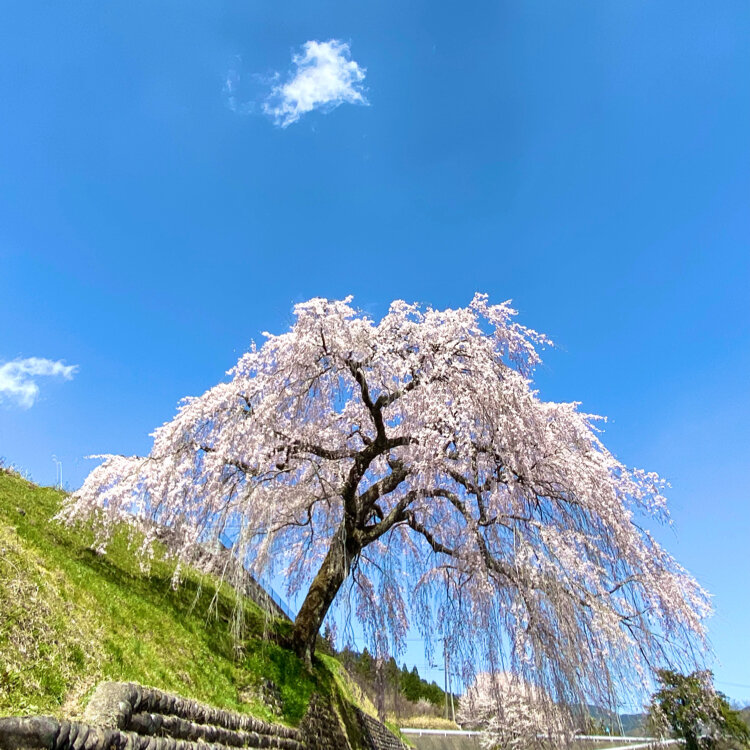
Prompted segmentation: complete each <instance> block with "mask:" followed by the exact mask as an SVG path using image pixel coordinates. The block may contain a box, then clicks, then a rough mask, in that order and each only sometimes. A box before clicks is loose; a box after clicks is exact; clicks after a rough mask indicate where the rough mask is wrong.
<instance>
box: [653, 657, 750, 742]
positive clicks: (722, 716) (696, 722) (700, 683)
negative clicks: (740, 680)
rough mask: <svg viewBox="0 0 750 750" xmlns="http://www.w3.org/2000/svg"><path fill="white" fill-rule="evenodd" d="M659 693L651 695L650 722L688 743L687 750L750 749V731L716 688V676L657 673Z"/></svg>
mask: <svg viewBox="0 0 750 750" xmlns="http://www.w3.org/2000/svg"><path fill="white" fill-rule="evenodd" d="M657 678H658V681H659V690H657V691H656V692H655V693H654V694H653V695H652V696H651V706H650V708H649V723H650V724H651V726H652V728H653V729H654V731H656V732H657V733H659V734H661V735H663V734H666V733H670V732H671V734H672V735H673V736H674V737H679V738H682V739H684V740H685V745H686V747H687V750H706V749H707V748H726V747H747V746H748V745H750V729H748V726H747V724H745V722H744V721H743V720H742V717H741V716H740V713H739V711H735V710H734V709H733V708H732V707H731V706H730V705H729V702H728V701H727V698H726V696H725V695H723V694H722V693H720V692H719V691H717V690H716V689H715V688H714V685H713V674H712V673H711V672H710V671H709V670H698V671H695V672H693V673H692V674H689V675H687V676H686V675H682V674H679V673H678V672H674V671H672V670H669V669H661V670H659V671H658V672H657Z"/></svg>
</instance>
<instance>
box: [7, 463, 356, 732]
mask: <svg viewBox="0 0 750 750" xmlns="http://www.w3.org/2000/svg"><path fill="white" fill-rule="evenodd" d="M62 499H63V493H61V492H58V491H57V490H54V489H50V488H42V487H38V486H36V485H34V484H32V483H30V482H28V481H26V480H25V479H23V478H22V477H20V476H18V474H16V473H15V472H12V471H8V470H3V469H0V716H3V715H11V714H18V715H20V714H32V713H44V714H51V715H56V716H63V715H65V716H76V715H78V714H79V713H80V712H81V711H82V709H83V707H84V706H85V704H86V700H87V698H88V696H89V695H90V693H91V691H92V690H93V688H94V686H95V685H96V684H97V683H98V682H99V681H100V680H103V679H110V680H132V681H136V682H140V683H142V684H145V685H150V686H154V687H158V688H161V689H164V690H168V691H172V692H175V693H179V694H180V695H183V696H186V697H189V698H194V699H197V700H200V701H203V702H206V703H210V704H212V705H215V706H219V707H223V708H228V709H232V710H236V711H241V712H246V713H252V714H254V715H256V716H260V717H262V718H266V719H273V720H281V721H283V722H285V723H289V724H292V725H293V724H296V723H297V722H298V721H299V720H300V718H301V717H302V715H303V714H304V711H305V709H306V706H307V702H308V700H309V697H310V695H311V694H312V692H313V690H318V691H321V692H323V693H326V694H328V695H330V696H331V697H332V698H333V699H334V701H335V702H336V703H338V704H341V698H342V697H347V698H349V699H352V698H354V696H353V695H352V694H351V691H352V690H353V689H354V688H353V687H352V686H351V684H350V683H349V682H348V681H347V679H346V676H345V673H344V670H343V668H342V667H341V666H340V665H339V664H338V662H337V661H336V660H335V659H332V658H330V657H326V656H321V657H320V658H319V659H318V663H317V665H316V667H315V673H314V674H313V675H309V674H307V673H306V672H305V670H304V668H303V665H302V663H301V662H300V660H299V659H297V657H296V656H295V655H294V654H292V653H291V652H289V651H287V650H285V649H284V648H282V647H281V646H279V645H276V644H275V643H274V642H273V636H274V634H278V633H279V632H281V631H283V630H284V628H285V627H286V628H288V627H289V626H288V623H287V624H285V623H282V622H280V621H270V622H269V621H268V620H267V618H265V616H264V615H263V614H262V613H261V611H260V610H259V608H258V607H257V606H256V605H255V604H254V603H252V602H250V601H248V600H243V601H242V602H240V603H239V606H242V607H243V608H244V612H245V618H244V620H245V625H246V629H245V632H244V634H243V637H242V641H241V649H240V650H239V651H238V650H237V648H236V645H237V641H234V640H233V639H232V637H231V635H230V621H231V617H232V612H233V610H234V607H235V606H237V605H238V602H237V599H236V596H235V594H234V592H233V591H232V590H231V589H229V587H227V586H223V587H221V588H219V589H218V590H217V588H216V586H215V585H214V582H213V581H211V580H208V579H206V578H205V577H202V576H200V575H199V574H197V573H195V572H190V571H189V572H188V575H187V576H186V578H185V579H184V580H183V582H182V584H181V585H180V587H179V588H177V589H176V590H175V589H173V588H172V586H171V583H170V582H171V576H172V571H173V565H172V564H171V563H170V562H168V561H165V560H164V559H162V558H161V557H160V555H159V553H158V552H157V555H156V558H155V560H154V562H153V564H152V566H151V569H150V572H148V573H145V572H143V571H142V570H141V568H140V565H139V563H138V561H137V559H136V557H135V555H134V554H133V552H132V550H131V549H130V547H129V544H128V540H127V537H126V535H125V533H124V532H123V533H120V534H118V535H117V536H116V537H115V539H114V540H113V543H112V544H111V545H110V547H109V549H108V551H107V554H106V555H97V554H96V553H95V552H93V551H92V550H91V549H90V545H91V543H92V535H91V533H90V532H89V531H88V530H87V529H81V528H76V529H71V528H67V527H64V526H62V525H60V524H59V523H57V522H55V521H53V520H52V518H53V516H54V514H55V513H56V512H57V510H58V508H59V507H60V503H61V502H62ZM269 637H270V639H269ZM264 678H266V679H271V680H273V682H274V683H275V684H276V685H277V686H278V688H279V689H280V693H281V699H282V709H281V715H280V716H273V715H272V714H271V712H270V710H269V709H268V708H267V707H266V706H265V704H264V703H263V702H262V701H261V700H260V697H259V695H260V686H261V682H262V680H263V679H264Z"/></svg>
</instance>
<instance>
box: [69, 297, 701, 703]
mask: <svg viewBox="0 0 750 750" xmlns="http://www.w3.org/2000/svg"><path fill="white" fill-rule="evenodd" d="M350 302H351V300H350V299H346V300H343V301H330V300H325V299H313V300H310V301H309V302H305V303H303V304H300V305H297V306H296V307H295V309H294V314H295V322H294V324H293V325H292V327H291V330H289V331H288V332H287V333H284V334H282V335H279V336H273V335H270V334H265V336H266V341H265V343H264V344H263V345H262V346H261V347H260V348H256V347H255V346H253V347H252V348H251V350H250V351H249V352H248V353H247V354H245V355H244V356H243V357H241V358H240V360H239V362H238V363H237V365H236V366H235V367H234V368H233V369H232V370H231V371H230V373H229V374H230V376H231V377H230V380H229V381H228V382H223V383H220V384H219V385H217V386H215V387H213V388H211V389H210V390H208V391H207V392H206V393H205V394H203V395H202V396H200V397H197V398H189V399H186V400H185V402H184V403H183V405H182V406H181V408H180V410H179V412H178V413H177V415H176V416H175V418H174V419H172V420H171V421H170V422H168V423H166V424H164V425H163V426H162V427H160V428H158V429H157V430H156V431H155V432H154V434H153V437H154V443H153V448H152V450H151V452H150V454H149V455H148V456H146V457H137V456H136V457H123V456H114V455H109V456H103V457H102V458H103V459H104V461H103V463H102V464H101V465H100V466H98V467H97V468H96V469H94V470H93V471H92V472H91V474H90V475H89V477H88V478H87V479H86V481H85V483H84V485H83V487H82V488H81V489H80V490H79V491H78V492H77V493H75V495H74V496H73V498H72V501H71V503H70V505H69V506H68V507H67V509H66V510H65V511H64V513H63V516H64V517H65V518H67V519H68V520H71V521H72V520H74V519H76V518H82V517H91V516H92V515H95V516H96V517H97V518H98V519H99V523H100V531H101V536H102V543H103V544H104V540H106V536H107V534H108V533H109V531H111V529H112V527H113V525H114V523H115V522H119V521H122V520H123V519H124V520H126V521H128V522H130V523H132V524H133V525H134V526H137V527H139V528H141V529H142V531H143V533H144V534H145V544H146V545H148V544H149V542H150V541H151V540H152V539H153V538H154V537H155V536H156V534H157V531H156V529H157V527H159V526H161V527H164V526H167V527H169V528H170V529H171V533H170V534H169V539H170V540H171V542H170V543H171V544H172V548H173V551H174V554H175V555H177V556H178V557H179V558H180V559H181V560H185V561H188V562H189V561H190V560H192V559H194V558H195V556H196V550H198V548H199V547H200V545H201V544H202V543H204V542H205V541H207V540H211V539H212V538H216V537H218V536H220V535H221V536H222V537H223V538H229V539H231V540H232V544H233V550H234V554H236V556H237V558H238V559H240V560H241V561H242V562H243V564H244V565H246V566H247V567H248V568H249V569H250V571H251V572H252V573H253V574H255V575H256V576H262V575H263V574H268V573H271V574H273V573H276V572H281V571H283V572H284V574H285V576H286V580H287V581H288V585H289V593H290V594H292V595H293V594H295V593H296V592H297V591H300V590H303V589H304V588H305V587H307V586H308V584H309V588H307V593H306V595H305V597H304V600H303V602H302V605H301V608H300V610H299V613H298V615H297V618H296V620H295V623H294V628H293V635H292V645H293V647H294V648H295V649H296V651H297V653H298V654H299V655H300V656H301V657H303V658H304V659H306V660H307V661H308V662H310V660H311V659H312V656H313V652H314V648H315V639H316V635H317V633H318V629H319V628H320V626H321V623H322V622H323V618H324V617H325V615H326V613H327V612H328V611H329V608H330V607H331V605H332V604H333V603H334V600H336V598H337V595H338V593H339V591H340V589H341V588H342V586H343V585H344V583H345V582H346V596H344V597H340V598H339V601H342V600H343V602H345V603H346V604H347V606H351V607H352V608H353V611H354V613H355V616H356V617H357V618H358V619H359V621H360V623H361V625H362V628H363V629H364V631H365V634H366V635H367V636H368V638H369V640H370V642H371V645H372V647H373V651H374V653H376V654H384V653H387V652H388V651H389V650H391V651H398V650H399V649H400V648H401V647H403V645H404V638H405V635H406V633H407V630H408V627H409V624H410V622H413V623H415V624H416V626H417V627H418V628H419V629H420V630H421V632H422V633H423V635H424V636H425V637H426V638H427V639H428V640H429V639H433V638H434V637H435V633H436V631H439V632H440V634H441V635H442V636H443V637H444V638H445V639H446V641H447V643H448V646H449V649H450V651H451V654H452V659H453V663H454V664H457V663H459V662H462V663H463V664H464V665H465V666H466V665H470V664H474V663H476V662H477V661H481V659H482V658H484V660H485V662H487V663H488V664H500V663H504V664H505V667H504V668H506V669H510V670H512V671H514V672H517V673H519V674H522V675H523V677H524V679H525V680H526V681H527V682H528V683H530V684H536V685H538V686H539V687H540V688H542V689H543V694H544V695H548V696H550V699H551V700H555V701H566V702H570V701H584V700H585V699H586V698H593V699H594V700H596V697H597V696H598V695H601V694H605V695H609V694H610V692H611V686H612V685H613V684H618V683H622V681H623V680H626V679H630V680H631V682H633V681H635V682H639V681H642V680H643V678H644V677H645V674H646V672H647V671H648V669H649V668H650V667H651V666H652V665H659V664H665V663H670V660H672V659H677V660H679V659H680V658H681V657H684V656H685V655H687V656H689V655H690V653H692V652H691V651H690V647H691V646H692V645H693V644H694V642H695V641H696V640H697V641H700V640H701V639H702V637H703V633H704V631H703V626H702V618H703V617H704V616H705V615H706V614H707V612H708V603H707V599H706V595H705V593H704V592H703V591H702V590H701V588H700V587H699V586H698V585H697V584H696V583H695V581H694V580H693V579H692V578H691V577H690V576H689V575H688V574H687V573H686V572H685V571H684V570H683V569H682V568H681V567H680V566H679V565H678V564H677V563H676V562H675V561H674V560H673V559H672V558H671V557H670V556H669V555H668V554H667V553H666V552H665V551H664V550H663V549H662V548H661V547H660V546H659V545H658V544H657V543H656V542H655V541H654V539H653V538H652V537H651V536H650V534H649V533H648V532H647V531H645V530H644V529H643V527H642V522H643V519H644V518H646V517H653V518H662V519H663V518H665V517H666V507H665V500H664V497H663V496H662V482H661V480H660V479H659V478H658V477H657V476H656V475H655V474H650V473H645V472H643V471H638V470H629V469H628V468H627V467H626V466H625V465H624V464H622V463H621V462H620V461H618V460H617V459H616V458H615V457H614V456H613V455H612V454H611V453H610V452H609V451H608V450H607V449H606V448H605V447H604V445H603V444H602V443H601V441H600V438H599V434H598V432H597V430H596V429H595V422H596V418H595V417H593V416H592V415H589V414H585V413H582V412H580V411H579V409H578V406H577V404H575V403H553V402H548V401H543V400H541V399H540V398H539V396H538V394H537V393H536V392H535V391H534V390H533V389H532V386H531V380H530V378H531V375H532V372H533V369H534V367H535V365H536V364H538V362H539V356H538V354H537V351H536V347H537V346H538V345H541V344H544V343H546V339H545V338H544V337H543V336H541V335H539V334H537V333H535V332H534V331H531V330H529V329H527V328H524V327H523V326H521V325H519V324H518V323H516V322H514V320H513V316H514V314H515V313H514V311H513V310H512V309H511V307H510V306H509V305H508V304H507V303H504V304H500V305H490V304H489V303H488V300H487V298H486V296H484V295H476V296H475V297H474V299H473V300H472V302H471V304H470V305H469V306H468V307H466V308H460V309H455V310H454V309H447V310H435V309H432V308H424V309H423V308H421V307H419V306H417V305H412V304H407V303H405V302H401V301H398V302H394V303H393V304H392V305H391V307H390V310H389V312H388V314H387V315H385V316H384V317H383V318H382V320H381V321H380V322H379V323H376V322H375V321H373V320H371V319H370V318H368V317H367V316H366V315H364V314H362V313H360V312H358V311H356V310H355V309H354V308H352V307H351V305H350ZM503 660H504V661H503ZM639 684H640V682H639Z"/></svg>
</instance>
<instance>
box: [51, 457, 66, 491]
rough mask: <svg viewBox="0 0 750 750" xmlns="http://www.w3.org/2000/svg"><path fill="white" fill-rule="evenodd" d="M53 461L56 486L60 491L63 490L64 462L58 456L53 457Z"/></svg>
mask: <svg viewBox="0 0 750 750" xmlns="http://www.w3.org/2000/svg"><path fill="white" fill-rule="evenodd" d="M52 460H53V461H54V462H55V464H56V466H55V486H56V487H57V489H58V490H61V489H62V484H63V477H62V461H60V460H59V459H58V458H57V456H55V455H53V456H52Z"/></svg>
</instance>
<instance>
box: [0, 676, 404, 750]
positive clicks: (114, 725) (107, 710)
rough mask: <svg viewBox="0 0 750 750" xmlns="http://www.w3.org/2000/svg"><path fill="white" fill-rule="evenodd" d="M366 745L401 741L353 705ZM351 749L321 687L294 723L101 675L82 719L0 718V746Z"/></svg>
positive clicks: (392, 748)
mask: <svg viewBox="0 0 750 750" xmlns="http://www.w3.org/2000/svg"><path fill="white" fill-rule="evenodd" d="M356 713H357V717H358V719H359V723H360V727H361V730H362V736H363V738H364V740H365V742H366V743H369V745H370V747H369V748H368V749H367V750H402V749H403V748H404V747H405V746H404V745H403V743H401V741H400V740H398V739H397V738H396V737H395V736H394V735H393V734H391V732H389V731H388V729H387V728H386V727H385V726H383V725H382V724H381V723H380V722H378V721H376V720H375V719H373V718H372V717H370V716H367V715H366V714H364V713H362V712H361V711H358V710H357V711H356ZM234 748H278V750H351V744H350V742H349V740H348V739H347V737H346V735H345V734H344V732H343V731H342V728H341V725H340V722H339V720H338V718H337V716H336V714H335V713H334V712H333V710H332V709H331V707H330V706H329V705H328V704H327V702H326V701H325V700H324V699H323V698H321V697H320V696H319V695H314V696H313V697H312V700H311V701H310V706H309V708H308V711H307V714H305V717H304V718H303V719H302V722H301V724H300V727H299V729H294V728H291V727H285V726H282V725H281V724H272V723H270V722H267V721H263V720H262V719H257V718H255V717H252V716H246V715H244V714H239V713H234V712H232V711H224V710H222V709H218V708H213V707H211V706H206V705H204V704H202V703H198V702H197V701H193V700H189V699H187V698H181V697H179V696H176V695H170V694H169V693H165V692H163V691H161V690H156V689H154V688H145V687H142V686H140V685H136V684H133V683H117V682H106V683H103V684H101V685H100V686H99V688H97V690H96V692H95V693H94V695H93V696H92V698H91V700H90V701H89V704H88V706H87V708H86V711H85V713H84V715H83V720H82V721H81V722H72V721H65V720H58V719H54V718H51V717H47V716H34V717H25V718H15V717H11V718H6V719H0V750H233V749H234Z"/></svg>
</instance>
